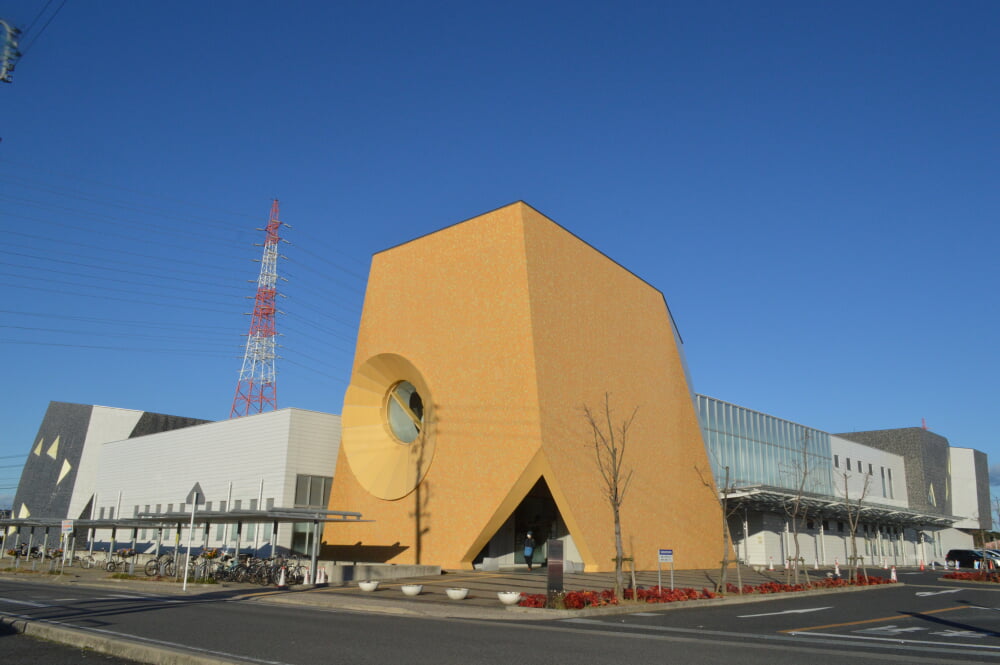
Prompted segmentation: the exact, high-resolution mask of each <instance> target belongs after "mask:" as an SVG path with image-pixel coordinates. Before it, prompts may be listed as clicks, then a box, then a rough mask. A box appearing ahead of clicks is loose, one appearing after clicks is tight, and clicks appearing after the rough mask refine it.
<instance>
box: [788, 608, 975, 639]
mask: <svg viewBox="0 0 1000 665" xmlns="http://www.w3.org/2000/svg"><path fill="white" fill-rule="evenodd" d="M964 609H967V607H966V606H965V605H956V606H955V607H945V608H943V609H940V610H927V611H926V612H920V614H940V613H941V612H953V611H955V610H964ZM901 618H904V617H901V616H900V615H898V614H895V615H893V616H891V617H880V618H878V619H864V620H862V621H845V622H844V623H828V624H826V625H823V626H810V627H808V628H789V629H787V630H779V631H778V632H779V633H788V634H794V633H800V632H806V631H810V630H823V629H824V628H842V627H843V626H860V625H863V624H866V623H879V622H882V621H899V620H900V619H901Z"/></svg>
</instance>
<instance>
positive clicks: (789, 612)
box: [736, 606, 832, 619]
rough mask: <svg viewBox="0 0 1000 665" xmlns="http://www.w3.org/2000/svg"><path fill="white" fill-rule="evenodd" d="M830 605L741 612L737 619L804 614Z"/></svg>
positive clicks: (825, 608) (824, 608)
mask: <svg viewBox="0 0 1000 665" xmlns="http://www.w3.org/2000/svg"><path fill="white" fill-rule="evenodd" d="M829 609H832V606H831V607H809V608H806V609H804V610H785V611H784V612H767V613H766V614H741V615H740V616H737V617H736V618H737V619H753V618H754V617H774V616H778V615H779V614H806V613H808V612H820V611H822V610H829Z"/></svg>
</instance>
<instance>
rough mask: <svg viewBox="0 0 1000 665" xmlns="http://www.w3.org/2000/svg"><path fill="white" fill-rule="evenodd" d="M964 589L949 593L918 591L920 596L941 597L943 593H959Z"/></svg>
mask: <svg viewBox="0 0 1000 665" xmlns="http://www.w3.org/2000/svg"><path fill="white" fill-rule="evenodd" d="M959 591H962V589H948V590H947V591H918V592H917V593H916V595H918V596H940V595H941V594H943V593H958V592H959Z"/></svg>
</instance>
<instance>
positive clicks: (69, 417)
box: [14, 402, 93, 519]
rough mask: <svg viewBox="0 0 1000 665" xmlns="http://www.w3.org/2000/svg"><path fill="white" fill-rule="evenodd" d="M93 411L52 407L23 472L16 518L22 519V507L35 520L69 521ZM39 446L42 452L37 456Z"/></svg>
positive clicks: (69, 406) (82, 406) (80, 406)
mask: <svg viewBox="0 0 1000 665" xmlns="http://www.w3.org/2000/svg"><path fill="white" fill-rule="evenodd" d="M92 410H93V407H92V406H90V405H86V404H68V403H66V402H50V403H49V408H48V409H47V410H46V412H45V417H44V418H42V423H41V425H40V426H39V427H38V434H37V435H36V436H35V439H34V440H33V441H32V442H31V450H30V453H29V454H28V460H27V462H25V464H24V470H23V471H22V472H21V482H20V483H18V486H17V493H16V494H15V495H14V517H19V516H20V515H21V507H22V506H27V508H28V510H29V511H30V512H31V517H55V518H60V519H61V518H64V517H66V511H68V510H69V503H70V498H71V497H72V495H73V485H74V483H75V482H76V472H77V469H78V468H79V466H80V456H81V454H82V453H83V446H84V443H85V442H86V438H87V429H88V427H89V426H90V416H91V412H92ZM57 438H58V444H57V445H56V448H55V449H54V450H53V445H54V444H56V439H57ZM39 442H41V450H40V451H39V452H40V454H36V449H37V448H38V446H39ZM50 451H52V453H53V455H54V458H53V456H52V455H50V454H49V452H50ZM67 464H68V468H69V471H68V473H67V474H66V475H65V476H64V477H63V479H62V480H61V481H60V480H59V474H60V473H61V472H62V470H63V468H64V466H66V465H67Z"/></svg>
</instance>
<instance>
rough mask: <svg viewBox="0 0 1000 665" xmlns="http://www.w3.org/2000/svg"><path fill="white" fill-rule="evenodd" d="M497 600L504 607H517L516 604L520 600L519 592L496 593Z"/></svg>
mask: <svg viewBox="0 0 1000 665" xmlns="http://www.w3.org/2000/svg"><path fill="white" fill-rule="evenodd" d="M497 598H499V599H500V602H501V603H503V604H504V605H517V602H518V601H519V600H521V592H520V591H497Z"/></svg>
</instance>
